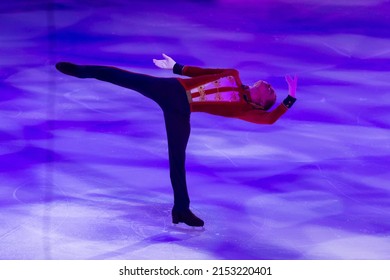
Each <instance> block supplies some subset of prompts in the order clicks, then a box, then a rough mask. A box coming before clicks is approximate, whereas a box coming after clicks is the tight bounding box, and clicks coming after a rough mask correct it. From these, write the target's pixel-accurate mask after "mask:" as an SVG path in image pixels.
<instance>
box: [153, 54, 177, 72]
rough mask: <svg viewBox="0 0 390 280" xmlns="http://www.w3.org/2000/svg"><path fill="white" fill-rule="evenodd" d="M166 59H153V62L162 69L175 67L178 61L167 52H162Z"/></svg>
mask: <svg viewBox="0 0 390 280" xmlns="http://www.w3.org/2000/svg"><path fill="white" fill-rule="evenodd" d="M162 56H163V57H164V58H165V59H153V63H154V64H155V65H156V66H157V67H159V68H162V69H168V70H169V69H173V66H174V65H175V64H176V61H174V60H173V59H172V57H169V56H167V55H166V54H165V53H163V54H162Z"/></svg>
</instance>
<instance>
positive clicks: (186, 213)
mask: <svg viewBox="0 0 390 280" xmlns="http://www.w3.org/2000/svg"><path fill="white" fill-rule="evenodd" d="M172 223H174V224H178V223H185V224H186V225H188V226H190V227H203V226H204V221H203V220H202V219H200V218H198V217H197V216H195V214H194V213H192V212H191V210H189V209H188V210H182V211H178V210H172Z"/></svg>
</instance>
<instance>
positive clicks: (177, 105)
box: [79, 66, 191, 210]
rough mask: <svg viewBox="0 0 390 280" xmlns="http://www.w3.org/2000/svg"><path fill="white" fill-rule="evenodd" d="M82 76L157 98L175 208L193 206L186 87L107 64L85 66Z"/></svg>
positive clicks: (172, 80) (183, 208)
mask: <svg viewBox="0 0 390 280" xmlns="http://www.w3.org/2000/svg"><path fill="white" fill-rule="evenodd" d="M79 70H81V73H80V74H81V76H83V77H88V78H95V79H98V80H101V81H105V82H110V83H112V84H115V85H118V86H121V87H125V88H129V89H132V90H135V91H137V92H139V93H141V94H142V95H144V96H146V97H148V98H150V99H152V100H154V101H155V102H156V103H157V104H158V105H160V107H161V109H162V110H163V112H164V119H165V128H166V131H167V137H168V151H169V167H170V177H171V183H172V187H173V193H174V209H175V210H185V209H188V208H189V205H190V199H189V197H188V192H187V183H186V171H185V157H186V156H185V152H186V148H187V143H188V138H189V136H190V130H191V128H190V114H191V112H190V106H189V103H188V99H187V95H186V92H185V89H184V88H183V86H182V85H181V84H180V82H179V81H178V80H177V79H175V78H158V77H152V76H148V75H143V74H138V73H133V72H129V71H124V70H121V69H118V68H114V67H106V66H81V67H79Z"/></svg>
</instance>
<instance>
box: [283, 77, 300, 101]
mask: <svg viewBox="0 0 390 280" xmlns="http://www.w3.org/2000/svg"><path fill="white" fill-rule="evenodd" d="M286 82H287V84H288V94H289V95H291V96H292V97H295V94H296V92H297V83H298V77H297V76H294V77H291V76H289V75H286Z"/></svg>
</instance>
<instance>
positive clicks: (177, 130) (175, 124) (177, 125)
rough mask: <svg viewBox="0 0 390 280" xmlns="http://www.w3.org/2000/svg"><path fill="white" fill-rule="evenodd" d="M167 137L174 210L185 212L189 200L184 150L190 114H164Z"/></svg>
mask: <svg viewBox="0 0 390 280" xmlns="http://www.w3.org/2000/svg"><path fill="white" fill-rule="evenodd" d="M164 119H165V127H166V130H167V137H168V151H169V168H170V177H171V183H172V188H173V194H174V209H175V210H178V211H180V210H186V209H188V208H189V205H190V199H189V195H188V191H187V181H186V170H185V160H186V148H187V143H188V139H189V136H190V131H191V127H190V114H187V115H184V114H178V113H175V112H164Z"/></svg>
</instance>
